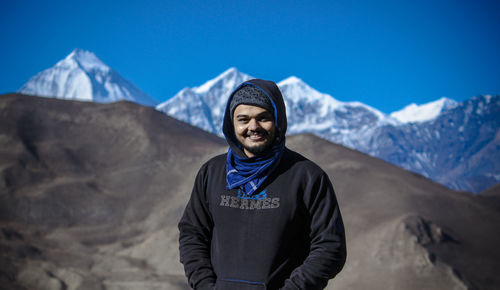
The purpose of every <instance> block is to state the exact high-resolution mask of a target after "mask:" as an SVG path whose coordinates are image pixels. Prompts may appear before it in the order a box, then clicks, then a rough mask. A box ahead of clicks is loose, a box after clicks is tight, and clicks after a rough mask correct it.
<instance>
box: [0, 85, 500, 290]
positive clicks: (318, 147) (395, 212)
mask: <svg viewBox="0 0 500 290" xmlns="http://www.w3.org/2000/svg"><path fill="white" fill-rule="evenodd" d="M287 144H288V146H289V147H290V148H291V149H294V150H296V151H298V152H300V153H302V154H303V155H305V156H306V157H309V158H311V159H312V160H314V161H316V162H317V163H318V164H319V165H321V167H322V168H323V169H324V170H325V171H326V172H327V173H328V174H329V175H330V177H331V178H332V180H333V183H334V187H335V189H336V192H337V195H338V198H339V203H340V205H341V210H342V214H343V216H344V220H345V223H346V230H347V239H348V260H347V264H346V267H345V268H344V270H343V272H341V274H340V275H339V276H338V277H337V278H336V279H335V280H333V281H332V283H330V285H329V289H497V288H498V287H500V278H499V277H498V275H496V274H497V273H496V272H497V271H496V269H498V268H500V251H499V250H498V247H497V245H498V244H500V233H499V232H498V230H497V228H498V226H499V225H500V211H499V210H498V209H497V208H496V207H495V206H494V205H493V204H492V203H491V199H490V198H489V195H488V196H486V195H485V196H484V197H483V196H482V195H479V196H474V195H471V194H468V193H463V192H453V191H450V190H448V189H446V188H445V187H443V186H440V185H438V184H436V183H433V182H431V181H429V180H427V179H425V178H423V177H421V176H418V175H415V174H413V173H410V172H407V171H405V170H402V169H400V168H398V167H395V166H392V165H390V164H388V163H385V162H383V161H381V160H378V159H375V158H372V157H369V156H367V155H364V154H361V153H359V152H356V151H353V150H350V149H347V148H345V147H342V146H339V145H336V144H332V143H329V142H327V141H324V140H322V139H320V138H317V137H315V136H312V135H299V136H292V137H289V138H288V140H287ZM225 150H226V148H225V142H224V140H222V139H220V138H218V137H215V136H214V135H211V134H208V133H206V132H203V131H201V130H199V129H197V128H194V127H191V126H189V125H187V124H185V123H182V122H179V121H177V120H174V119H172V118H169V117H168V116H166V115H164V114H162V113H160V112H157V111H155V110H154V109H152V108H147V107H142V106H139V105H136V104H132V103H127V102H119V103H114V104H96V103H86V102H76V101H61V100H55V99H48V98H39V97H32V96H24V95H17V94H10V95H3V96H0V249H1V252H0V285H4V286H2V287H5V288H6V289H187V284H186V280H185V278H184V276H183V270H182V266H181V264H180V263H179V262H178V250H177V249H178V245H177V233H178V232H177V227H176V225H177V222H178V219H179V218H180V214H181V212H182V210H183V207H184V205H185V203H186V202H187V199H188V198H189V194H190V191H191V186H192V183H193V180H194V176H195V174H196V171H197V170H198V168H199V167H200V166H201V164H202V163H203V162H205V161H206V160H208V158H210V156H213V155H215V154H219V153H223V152H224V151H225ZM2 289H3V288H2Z"/></svg>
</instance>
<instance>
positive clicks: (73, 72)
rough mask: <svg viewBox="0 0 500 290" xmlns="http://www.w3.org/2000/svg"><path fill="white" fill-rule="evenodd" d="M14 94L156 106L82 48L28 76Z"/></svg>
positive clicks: (138, 90) (145, 95) (142, 93)
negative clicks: (25, 81)
mask: <svg viewBox="0 0 500 290" xmlns="http://www.w3.org/2000/svg"><path fill="white" fill-rule="evenodd" d="M18 92H19V93H23V94H30V95H37V96H44V97H55V98H59V99H69V100H82V101H96V102H101V103H108V102H115V101H119V100H128V101H132V102H136V103H139V104H142V105H146V106H154V105H156V103H157V102H156V101H154V100H153V99H151V98H150V97H149V96H148V95H147V94H145V93H144V92H142V91H141V90H140V89H138V88H137V87H136V86H134V85H133V84H132V83H130V82H128V81H127V80H125V79H124V78H123V77H121V76H120V75H119V74H118V73H117V72H116V71H114V70H113V69H111V68H110V67H109V66H107V65H106V64H105V63H103V62H102V61H101V60H100V59H99V58H98V57H97V56H96V55H95V54H94V53H92V52H90V51H87V50H82V49H75V50H74V51H73V52H71V53H70V54H69V55H68V56H67V57H66V58H64V59H63V60H61V61H59V62H58V63H56V64H55V65H54V66H53V67H51V68H49V69H46V70H44V71H42V72H40V73H38V74H37V75H35V76H34V77H32V78H31V79H30V80H29V81H28V82H27V83H26V84H24V85H23V86H22V87H21V88H20V89H19V90H18Z"/></svg>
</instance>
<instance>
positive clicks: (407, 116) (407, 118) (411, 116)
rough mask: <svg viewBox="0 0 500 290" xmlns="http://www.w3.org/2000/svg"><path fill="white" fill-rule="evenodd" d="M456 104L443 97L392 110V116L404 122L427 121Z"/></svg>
mask: <svg viewBox="0 0 500 290" xmlns="http://www.w3.org/2000/svg"><path fill="white" fill-rule="evenodd" d="M456 106H457V102H456V101H454V100H452V99H448V98H444V97H443V98H441V99H439V100H437V101H434V102H430V103H426V104H423V105H417V104H415V103H412V104H410V105H408V106H406V107H404V108H403V109H402V110H399V111H396V112H392V113H391V114H390V116H391V117H393V118H395V119H397V120H399V121H401V122H403V123H416V122H427V121H430V120H432V119H435V118H436V117H437V116H439V114H441V112H443V111H445V110H448V109H452V108H454V107H456Z"/></svg>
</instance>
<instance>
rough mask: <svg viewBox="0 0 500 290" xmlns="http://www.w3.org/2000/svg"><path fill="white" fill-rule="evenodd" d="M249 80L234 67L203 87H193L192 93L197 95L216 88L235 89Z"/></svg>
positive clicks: (249, 77) (247, 76)
mask: <svg viewBox="0 0 500 290" xmlns="http://www.w3.org/2000/svg"><path fill="white" fill-rule="evenodd" d="M251 78H252V77H251V76H249V75H247V74H244V73H242V72H240V71H239V70H238V69H236V68H235V67H231V68H229V69H227V70H226V71H225V72H223V73H221V74H220V75H218V76H217V77H215V78H213V79H211V80H209V81H207V82H205V83H204V84H203V85H201V86H199V87H194V88H193V91H194V92H196V93H198V94H203V93H206V92H208V91H210V90H211V89H212V88H215V87H217V86H219V87H231V88H236V86H238V85H239V84H240V83H241V82H243V81H245V80H249V79H251Z"/></svg>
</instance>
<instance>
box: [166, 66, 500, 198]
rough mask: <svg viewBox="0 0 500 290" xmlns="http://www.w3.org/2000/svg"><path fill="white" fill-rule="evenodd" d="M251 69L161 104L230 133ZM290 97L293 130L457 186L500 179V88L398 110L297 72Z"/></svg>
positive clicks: (286, 85)
mask: <svg viewBox="0 0 500 290" xmlns="http://www.w3.org/2000/svg"><path fill="white" fill-rule="evenodd" d="M250 78H252V77H251V76H249V75H247V74H244V73H241V72H239V71H238V70H237V69H236V68H230V69H228V70H227V71H225V72H224V73H222V74H221V75H219V76H218V77H216V78H214V79H212V80H210V81H208V82H206V83H205V84H203V85H201V86H199V87H195V88H192V89H191V88H185V89H183V90H181V91H180V92H179V93H178V94H176V95H175V96H174V97H173V98H171V99H169V100H168V101H166V102H164V103H161V104H159V105H158V106H157V107H156V108H157V109H158V110H160V111H162V112H165V113H166V114H168V115H170V116H173V117H175V118H177V119H179V120H182V121H184V122H187V123H189V124H192V125H194V126H197V127H199V128H202V129H204V130H206V131H208V132H211V133H214V134H217V135H219V136H222V131H221V124H222V118H223V113H224V108H225V105H226V103H225V102H226V100H227V98H228V97H229V94H230V93H231V92H232V91H233V90H234V89H235V88H236V86H237V85H238V84H240V83H241V82H242V81H244V80H248V79H250ZM278 86H279V87H280V90H281V92H282V93H283V96H284V98H285V103H286V108H287V117H288V124H289V125H288V134H290V135H293V134H299V133H313V134H315V135H317V136H320V137H322V138H324V139H326V140H329V141H332V142H335V143H338V144H342V145H344V146H347V147H350V148H352V149H355V150H358V151H361V152H364V153H367V154H369V155H371V156H374V157H378V158H381V159H383V160H386V161H388V162H390V163H392V164H395V165H398V166H400V167H403V168H405V169H407V170H410V171H413V172H416V173H419V174H422V175H423V176H425V177H428V178H431V179H432V180H435V181H437V182H439V183H441V184H444V185H446V186H448V187H450V188H452V189H455V190H464V191H470V192H480V191H483V190H485V189H487V188H489V187H491V186H493V185H495V184H497V183H498V181H499V180H500V162H499V161H500V150H499V148H500V139H499V138H498V136H500V131H499V128H500V96H498V95H496V96H490V95H484V96H477V97H473V98H471V99H469V100H466V101H464V102H460V103H457V102H455V101H453V100H451V99H447V98H441V99H439V100H437V101H435V102H431V103H428V104H424V105H421V106H417V105H416V104H411V105H408V106H407V107H405V108H404V109H402V110H400V111H397V112H393V113H391V114H390V115H387V114H384V113H382V112H380V111H379V110H377V109H375V108H373V107H370V106H368V105H365V104H363V103H360V102H341V101H339V100H337V99H335V98H334V97H332V96H330V95H328V94H324V93H321V92H318V91H317V90H315V89H313V88H311V87H310V86H308V85H307V84H306V83H305V82H304V81H302V80H301V79H299V78H297V77H294V76H292V77H289V78H287V79H285V80H283V81H281V82H279V83H278Z"/></svg>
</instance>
